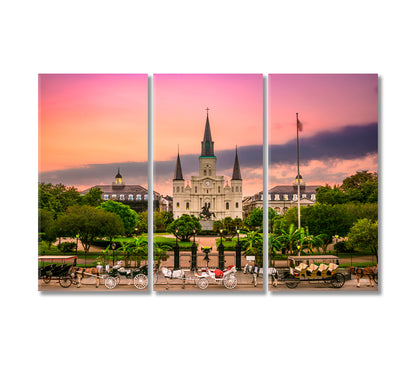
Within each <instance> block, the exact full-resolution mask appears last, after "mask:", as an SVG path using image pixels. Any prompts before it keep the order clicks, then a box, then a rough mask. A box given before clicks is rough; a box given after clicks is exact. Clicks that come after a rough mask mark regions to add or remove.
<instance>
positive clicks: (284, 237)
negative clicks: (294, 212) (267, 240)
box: [278, 224, 301, 254]
mask: <svg viewBox="0 0 416 374" xmlns="http://www.w3.org/2000/svg"><path fill="white" fill-rule="evenodd" d="M279 231H280V235H278V239H279V241H280V242H281V243H282V249H286V251H287V252H288V253H290V254H293V251H294V248H295V246H296V244H297V243H298V241H299V239H300V238H301V229H295V225H293V224H292V225H290V227H289V231H285V230H283V229H279Z"/></svg>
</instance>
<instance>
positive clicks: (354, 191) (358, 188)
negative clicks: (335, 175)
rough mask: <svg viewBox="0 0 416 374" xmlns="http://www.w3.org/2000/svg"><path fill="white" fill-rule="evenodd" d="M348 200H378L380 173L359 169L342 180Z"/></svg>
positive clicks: (364, 201) (367, 201)
mask: <svg viewBox="0 0 416 374" xmlns="http://www.w3.org/2000/svg"><path fill="white" fill-rule="evenodd" d="M341 189H342V190H343V191H345V193H346V195H347V196H348V200H349V201H351V202H359V203H376V202H378V174H377V173H369V172H368V171H367V170H363V171H359V172H357V173H355V174H354V175H351V176H350V177H348V178H345V179H344V180H343V182H342V185H341Z"/></svg>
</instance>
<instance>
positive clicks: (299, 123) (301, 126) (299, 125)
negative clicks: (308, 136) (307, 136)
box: [298, 120, 303, 131]
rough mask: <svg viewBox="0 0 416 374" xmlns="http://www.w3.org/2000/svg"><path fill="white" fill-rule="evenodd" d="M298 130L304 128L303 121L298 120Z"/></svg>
mask: <svg viewBox="0 0 416 374" xmlns="http://www.w3.org/2000/svg"><path fill="white" fill-rule="evenodd" d="M298 130H299V131H302V130H303V125H302V123H301V122H300V121H299V120H298Z"/></svg>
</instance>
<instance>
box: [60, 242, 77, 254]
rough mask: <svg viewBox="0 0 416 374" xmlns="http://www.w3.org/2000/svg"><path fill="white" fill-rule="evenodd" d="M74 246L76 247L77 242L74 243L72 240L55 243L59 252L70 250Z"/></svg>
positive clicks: (73, 248)
mask: <svg viewBox="0 0 416 374" xmlns="http://www.w3.org/2000/svg"><path fill="white" fill-rule="evenodd" d="M76 247H77V243H74V242H63V243H59V244H58V245H57V248H58V249H59V250H60V251H61V252H70V251H72V250H75V249H76Z"/></svg>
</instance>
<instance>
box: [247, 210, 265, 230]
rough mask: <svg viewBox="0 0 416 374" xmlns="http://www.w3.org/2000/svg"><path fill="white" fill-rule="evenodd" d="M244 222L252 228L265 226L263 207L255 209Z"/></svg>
mask: <svg viewBox="0 0 416 374" xmlns="http://www.w3.org/2000/svg"><path fill="white" fill-rule="evenodd" d="M244 224H245V225H246V226H247V227H248V228H249V229H250V230H253V229H256V228H257V229H259V228H261V227H263V208H255V209H253V210H252V211H251V212H250V213H249V214H248V216H247V218H246V219H245V220H244Z"/></svg>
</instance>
